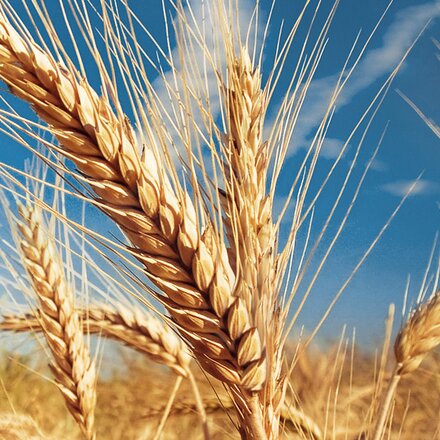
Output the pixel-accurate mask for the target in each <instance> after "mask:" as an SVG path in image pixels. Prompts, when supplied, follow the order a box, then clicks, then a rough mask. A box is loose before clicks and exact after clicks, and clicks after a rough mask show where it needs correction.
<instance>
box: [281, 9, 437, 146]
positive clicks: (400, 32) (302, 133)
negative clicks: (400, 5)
mask: <svg viewBox="0 0 440 440" xmlns="http://www.w3.org/2000/svg"><path fill="white" fill-rule="evenodd" d="M439 16H440V2H439V1H434V2H429V3H425V4H422V5H417V6H411V7H408V8H405V9H403V10H402V11H400V12H398V13H397V14H396V17H395V18H394V20H393V22H392V23H391V25H390V26H389V27H388V28H387V30H386V32H385V33H384V35H383V38H382V44H381V46H379V47H377V48H375V49H370V50H369V51H368V52H367V53H366V55H364V58H363V59H362V60H361V61H360V63H359V64H358V66H357V68H356V70H355V72H354V73H353V75H352V76H351V78H350V79H349V81H348V82H347V84H346V86H345V89H344V90H343V92H342V93H341V95H340V96H339V98H338V101H337V103H336V104H337V109H340V108H342V107H343V106H346V105H348V104H349V103H350V102H351V101H352V100H353V98H354V97H355V96H356V95H357V94H358V93H359V92H361V91H363V90H365V89H366V88H367V87H369V86H370V85H372V84H373V83H374V82H375V81H377V80H379V79H380V78H382V77H384V76H385V75H387V74H389V73H390V72H391V71H392V70H393V69H394V68H395V67H396V65H397V64H398V63H399V61H400V60H401V59H402V57H403V55H404V53H405V51H406V50H407V49H408V48H409V46H410V45H411V43H412V42H413V41H414V40H415V38H416V37H417V35H418V33H419V32H420V31H421V29H422V28H423V26H424V25H425V24H426V23H427V22H428V20H429V19H430V18H436V17H439ZM337 79H338V73H335V74H333V75H329V76H326V77H323V78H319V79H316V80H314V81H312V83H311V85H310V88H309V91H308V94H307V98H306V101H305V103H304V106H303V108H302V110H301V113H300V116H299V119H298V122H297V125H296V128H295V132H294V135H293V136H294V142H293V144H294V145H297V146H299V147H305V146H307V141H308V139H309V137H310V135H311V134H312V130H313V129H314V128H316V127H317V126H318V125H319V123H320V122H321V120H322V118H323V116H324V114H325V112H326V110H327V107H328V104H329V102H330V99H331V96H332V94H333V90H334V87H335V85H336V82H337ZM295 151H296V149H295V148H293V149H291V151H290V154H294V153H295Z"/></svg>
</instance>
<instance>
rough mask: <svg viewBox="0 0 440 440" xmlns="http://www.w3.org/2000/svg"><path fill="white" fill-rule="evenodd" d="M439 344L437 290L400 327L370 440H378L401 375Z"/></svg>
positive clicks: (409, 371)
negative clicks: (393, 357) (393, 360)
mask: <svg viewBox="0 0 440 440" xmlns="http://www.w3.org/2000/svg"><path fill="white" fill-rule="evenodd" d="M439 345H440V290H437V291H436V292H435V293H434V294H433V295H432V297H431V298H430V299H429V300H428V301H426V302H424V303H422V304H420V305H419V306H418V307H417V308H416V309H415V310H414V311H413V312H412V313H411V315H410V317H409V318H408V320H407V321H406V322H405V324H404V325H403V327H402V328H401V329H400V331H399V333H398V335H397V337H396V340H395V343H394V355H395V359H396V366H395V368H394V372H393V374H392V376H391V378H390V381H389V384H388V389H387V391H386V393H385V397H384V399H383V403H382V407H381V410H380V414H379V417H378V419H377V423H376V426H375V430H374V437H373V440H381V439H382V436H383V432H384V426H385V423H386V420H387V417H388V412H389V408H390V406H391V403H392V401H393V397H394V394H395V392H396V389H397V386H398V385H399V383H400V380H401V378H402V377H404V376H406V375H408V374H410V373H413V372H414V371H416V370H417V368H418V367H419V366H420V364H421V363H422V361H423V359H424V358H425V357H426V356H427V354H428V353H430V352H431V351H432V350H434V349H435V348H436V347H438V346H439Z"/></svg>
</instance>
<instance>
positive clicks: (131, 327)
mask: <svg viewBox="0 0 440 440" xmlns="http://www.w3.org/2000/svg"><path fill="white" fill-rule="evenodd" d="M79 314H80V316H81V322H82V327H83V332H84V333H90V334H100V335H103V336H106V337H108V338H110V339H113V340H115V341H119V342H122V343H124V344H126V345H127V346H129V347H131V348H133V349H134V350H137V351H139V352H140V353H142V354H144V355H146V356H148V357H149V358H150V359H152V360H153V361H155V362H158V363H160V364H163V365H166V366H168V367H169V368H171V369H172V370H173V371H175V372H176V373H177V374H179V375H181V376H184V377H187V376H188V369H189V364H190V362H191V357H190V355H189V353H188V351H187V349H186V348H185V346H184V345H183V344H182V343H181V341H180V340H179V339H178V338H177V336H176V335H175V334H174V332H172V331H171V330H170V329H169V328H168V327H167V326H165V325H163V324H162V323H161V322H160V321H159V320H158V319H157V318H154V317H153V316H150V315H146V314H145V313H141V312H140V311H139V310H137V309H133V310H132V309H130V308H128V307H124V306H122V305H118V306H117V308H116V310H114V309H113V308H110V307H106V306H103V305H101V306H99V307H98V306H91V307H88V308H87V310H83V311H79ZM0 330H3V331H14V332H29V331H42V327H41V316H40V314H39V313H38V312H36V313H26V314H22V315H4V316H3V320H2V321H1V322H0Z"/></svg>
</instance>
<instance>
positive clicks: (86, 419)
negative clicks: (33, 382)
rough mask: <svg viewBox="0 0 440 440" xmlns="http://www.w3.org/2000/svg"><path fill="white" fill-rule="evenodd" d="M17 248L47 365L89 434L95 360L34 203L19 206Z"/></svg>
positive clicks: (89, 435) (92, 432) (91, 431)
mask: <svg viewBox="0 0 440 440" xmlns="http://www.w3.org/2000/svg"><path fill="white" fill-rule="evenodd" d="M19 211H20V215H21V218H22V222H21V223H19V224H18V229H19V231H20V242H19V243H20V247H21V250H22V253H23V260H24V265H25V267H26V269H27V272H28V274H29V278H30V280H31V282H32V285H33V288H34V292H35V294H36V296H37V298H38V303H39V306H38V308H39V316H40V325H41V328H42V329H43V333H44V336H45V338H46V341H47V344H48V346H49V348H50V351H51V352H52V355H53V362H52V363H51V364H50V367H51V370H52V373H53V375H54V376H55V379H56V382H57V384H58V387H59V389H60V391H61V393H62V395H63V397H64V400H65V402H66V405H67V408H68V409H69V411H70V413H71V414H72V415H73V417H74V418H75V420H76V421H77V423H78V425H79V426H80V428H81V430H82V431H83V433H84V436H85V437H86V438H87V439H94V438H95V428H94V410H95V405H96V373H95V363H94V361H92V360H91V359H90V355H89V352H88V349H87V346H86V344H85V342H84V339H83V332H82V328H81V324H80V320H79V316H78V314H77V312H76V311H75V309H74V304H73V297H72V293H71V292H70V290H69V287H68V285H67V283H66V280H65V278H64V273H63V266H62V264H61V263H60V262H59V261H58V257H57V253H56V252H55V249H54V245H53V243H52V242H51V241H50V239H49V238H48V235H47V232H46V231H45V227H44V224H43V222H42V218H41V213H40V211H39V210H38V208H36V207H31V206H28V207H23V206H21V207H20V208H19Z"/></svg>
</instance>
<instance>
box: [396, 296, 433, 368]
mask: <svg viewBox="0 0 440 440" xmlns="http://www.w3.org/2000/svg"><path fill="white" fill-rule="evenodd" d="M439 344H440V291H437V292H436V293H435V294H434V295H433V296H432V298H431V299H430V300H429V301H427V302H425V303H423V304H422V305H420V306H419V307H418V308H417V309H416V310H415V311H414V312H413V313H412V314H411V316H410V318H409V319H408V321H407V322H406V324H405V325H404V326H403V328H402V329H401V330H400V332H399V334H398V335H397V338H396V341H395V343H394V354H395V356H396V361H397V374H398V375H400V376H403V375H405V374H409V373H412V372H413V371H415V370H416V369H417V368H418V367H419V365H420V363H421V362H422V360H423V359H424V357H425V356H426V355H427V354H428V353H429V352H430V351H432V350H433V349H434V348H436V347H437V346H438V345H439Z"/></svg>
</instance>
